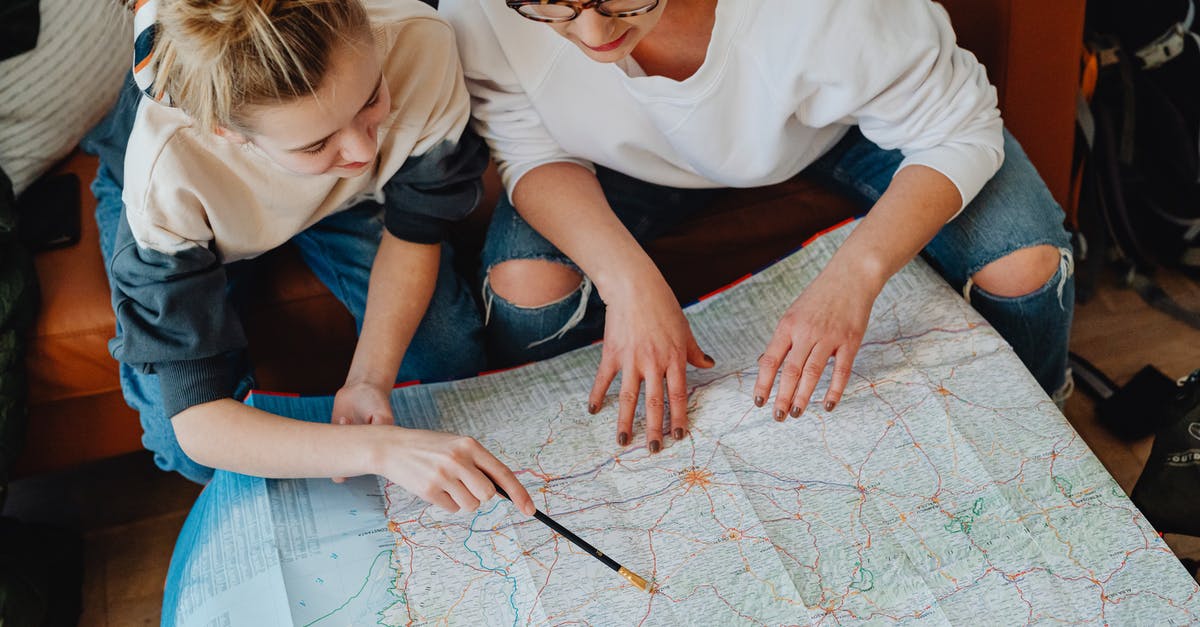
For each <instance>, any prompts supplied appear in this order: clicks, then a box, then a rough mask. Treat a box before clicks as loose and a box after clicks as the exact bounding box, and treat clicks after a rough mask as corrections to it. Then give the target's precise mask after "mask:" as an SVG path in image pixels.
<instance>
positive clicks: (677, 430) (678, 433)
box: [674, 427, 683, 440]
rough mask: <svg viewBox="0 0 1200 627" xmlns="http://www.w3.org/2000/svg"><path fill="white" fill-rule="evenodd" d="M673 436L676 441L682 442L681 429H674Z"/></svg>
mask: <svg viewBox="0 0 1200 627" xmlns="http://www.w3.org/2000/svg"><path fill="white" fill-rule="evenodd" d="M674 435H675V439H676V440H682V439H683V427H675V434H674Z"/></svg>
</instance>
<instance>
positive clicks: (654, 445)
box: [650, 440, 662, 453]
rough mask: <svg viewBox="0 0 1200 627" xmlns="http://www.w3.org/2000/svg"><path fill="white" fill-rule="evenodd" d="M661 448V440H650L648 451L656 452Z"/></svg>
mask: <svg viewBox="0 0 1200 627" xmlns="http://www.w3.org/2000/svg"><path fill="white" fill-rule="evenodd" d="M660 450H662V442H659V441H658V440H650V452H651V453H657V452H659V451H660Z"/></svg>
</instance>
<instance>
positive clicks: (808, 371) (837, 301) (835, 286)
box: [754, 262, 879, 421]
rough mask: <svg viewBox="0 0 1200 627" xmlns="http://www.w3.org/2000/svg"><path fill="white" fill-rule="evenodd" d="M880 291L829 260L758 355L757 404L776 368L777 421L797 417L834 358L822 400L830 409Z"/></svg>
mask: <svg viewBox="0 0 1200 627" xmlns="http://www.w3.org/2000/svg"><path fill="white" fill-rule="evenodd" d="M878 294H879V290H877V289H875V288H874V287H873V286H872V285H871V282H869V281H863V280H862V277H861V276H855V275H854V273H853V272H849V271H848V270H847V269H845V268H843V267H841V266H840V265H836V264H835V263H834V262H831V263H830V265H829V266H827V267H826V268H825V270H823V271H822V272H821V274H819V275H817V278H816V279H815V280H814V281H813V282H812V284H811V285H809V287H808V288H807V289H805V290H804V292H803V293H802V294H800V297H799V298H797V299H796V300H795V301H794V302H793V303H792V305H791V306H790V307H788V310H787V312H786V313H784V314H783V318H782V319H780V321H779V324H778V325H777V326H776V327H775V335H774V336H772V337H771V341H770V342H769V343H768V344H767V349H766V351H765V352H764V353H763V354H762V356H761V357H759V358H758V364H759V369H758V379H757V380H756V381H755V384H754V403H755V405H758V406H759V407H762V406H763V404H764V403H765V402H766V400H767V399H768V398H770V395H771V387H772V384H773V383H774V382H775V375H776V373H780V378H779V388H778V390H777V391H776V394H775V407H774V411H773V412H772V415H773V416H774V417H775V420H778V421H783V420H784V419H785V418H786V417H787V415H788V414H789V413H790V414H791V415H792V416H793V417H798V416H800V414H802V413H804V410H805V408H806V407H807V406H808V402H809V398H811V397H812V394H813V391H814V390H815V389H816V387H817V382H818V381H819V380H820V379H821V374H822V373H824V372H825V366H826V364H827V363H828V361H829V358H830V357H833V358H834V366H833V378H832V380H831V381H830V383H829V390H828V391H827V392H826V393H825V399H824V402H823V404H824V406H825V410H826V411H831V410H832V409H833V407H834V406H835V405H837V403H838V401H839V400H841V398H842V392H843V391H844V390H845V389H846V384H847V383H848V382H849V379H850V372H851V367H852V366H853V365H854V357H855V355H857V354H858V348H859V345H860V344H861V343H862V338H863V334H864V333H865V332H866V329H867V321H868V319H869V318H870V316H871V306H872V305H873V304H874V302H875V297H876V296H878Z"/></svg>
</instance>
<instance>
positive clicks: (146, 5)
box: [133, 0, 171, 105]
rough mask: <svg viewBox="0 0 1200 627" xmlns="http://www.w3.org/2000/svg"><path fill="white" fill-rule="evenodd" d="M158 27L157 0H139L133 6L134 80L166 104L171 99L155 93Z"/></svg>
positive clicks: (163, 94) (152, 96)
mask: <svg viewBox="0 0 1200 627" xmlns="http://www.w3.org/2000/svg"><path fill="white" fill-rule="evenodd" d="M157 29H158V2H157V0H137V3H136V4H134V6H133V80H134V82H135V83H137V86H138V89H141V90H142V92H144V93H145V94H146V95H147V96H149V97H150V98H151V99H153V100H156V101H158V102H161V103H162V104H165V105H170V104H171V99H170V98H169V97H168V96H167V94H166V92H163V93H162V94H161V95H160V96H157V97H156V96H155V95H154V64H153V63H152V62H151V61H152V60H153V58H154V33H155V31H156V30H157Z"/></svg>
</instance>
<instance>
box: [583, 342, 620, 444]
mask: <svg viewBox="0 0 1200 627" xmlns="http://www.w3.org/2000/svg"><path fill="white" fill-rule="evenodd" d="M617 371H618V369H617V366H616V362H614V361H613V360H611V359H609V358H608V357H602V358H601V359H600V367H599V368H598V369H597V370H596V381H595V382H594V383H592V393H591V394H589V395H588V413H589V414H594V413H596V412H598V411H600V407H601V406H602V405H604V396H605V395H606V394H608V388H610V387H612V382H613V379H615V378H616V377H617ZM622 446H623V445H622Z"/></svg>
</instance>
